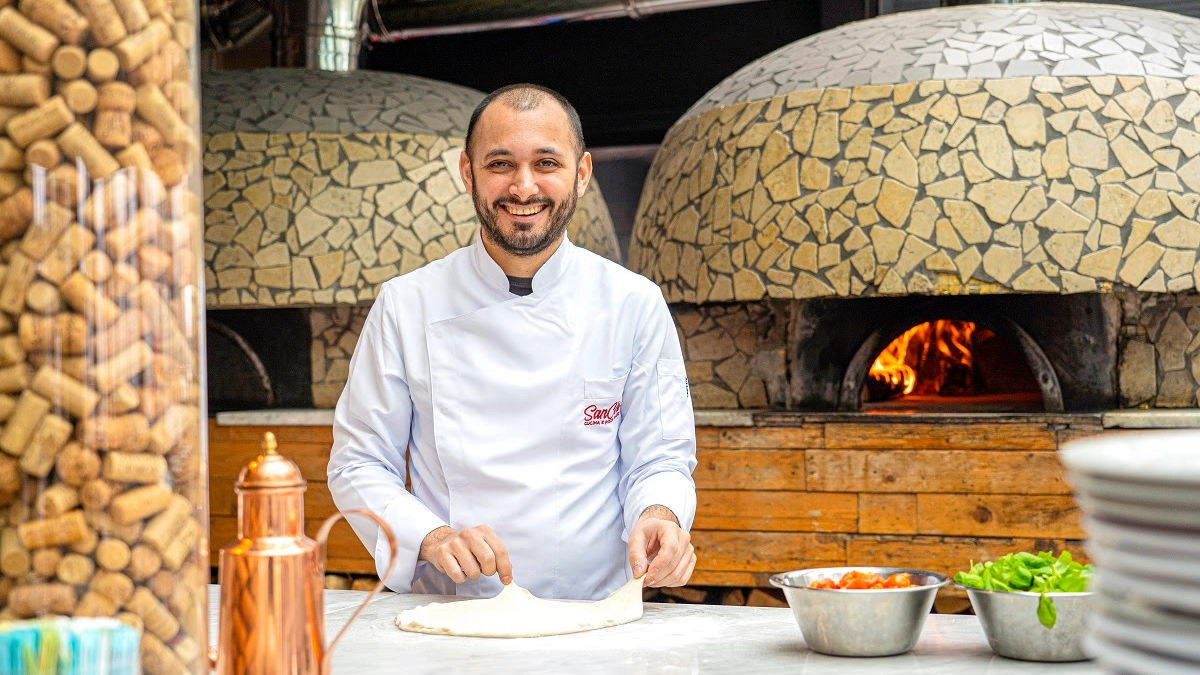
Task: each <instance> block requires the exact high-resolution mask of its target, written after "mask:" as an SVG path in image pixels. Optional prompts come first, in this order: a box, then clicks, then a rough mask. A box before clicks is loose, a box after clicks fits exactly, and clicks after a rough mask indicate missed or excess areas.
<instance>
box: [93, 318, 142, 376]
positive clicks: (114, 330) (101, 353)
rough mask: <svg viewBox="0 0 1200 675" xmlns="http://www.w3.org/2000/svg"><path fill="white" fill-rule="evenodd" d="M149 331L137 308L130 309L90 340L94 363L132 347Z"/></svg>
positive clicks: (106, 359) (103, 360)
mask: <svg viewBox="0 0 1200 675" xmlns="http://www.w3.org/2000/svg"><path fill="white" fill-rule="evenodd" d="M149 329H150V324H149V321H148V320H147V319H146V315H145V314H143V313H142V311H141V310H139V309H137V308H133V309H130V310H128V311H126V312H124V313H122V314H121V316H120V317H118V318H117V320H116V321H114V322H113V323H112V325H110V326H109V327H108V328H106V329H105V330H99V331H96V333H95V335H93V336H92V340H91V352H92V354H94V355H95V359H96V361H98V362H101V363H103V362H105V361H108V360H109V359H111V358H113V357H114V356H116V355H117V354H120V353H121V352H123V351H125V350H126V349H128V348H129V347H131V346H134V343H136V342H138V341H140V340H141V339H142V336H143V335H145V334H146V331H148V330H149ZM109 391H111V389H110V390H109ZM106 393H107V392H106Z"/></svg>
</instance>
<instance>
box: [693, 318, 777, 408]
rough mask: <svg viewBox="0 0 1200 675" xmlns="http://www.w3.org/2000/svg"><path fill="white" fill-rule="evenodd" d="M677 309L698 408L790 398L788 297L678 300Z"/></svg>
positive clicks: (754, 405)
mask: <svg viewBox="0 0 1200 675" xmlns="http://www.w3.org/2000/svg"><path fill="white" fill-rule="evenodd" d="M671 313H672V315H673V316H674V318H675V325H676V328H677V329H678V331H679V342H680V344H681V345H682V346H683V357H684V360H685V361H686V362H687V374H688V383H689V385H690V386H691V394H692V402H693V405H694V406H695V407H696V408H701V409H704V408H726V409H728V408H767V407H770V406H771V405H772V404H778V405H780V406H782V405H783V404H784V401H783V400H782V399H783V398H784V397H785V396H786V392H787V391H788V387H787V368H786V365H785V363H786V359H785V354H784V347H785V331H786V317H787V304H786V303H780V302H778V301H769V302H747V303H723V304H711V305H700V306H695V305H675V306H673V307H672V308H671Z"/></svg>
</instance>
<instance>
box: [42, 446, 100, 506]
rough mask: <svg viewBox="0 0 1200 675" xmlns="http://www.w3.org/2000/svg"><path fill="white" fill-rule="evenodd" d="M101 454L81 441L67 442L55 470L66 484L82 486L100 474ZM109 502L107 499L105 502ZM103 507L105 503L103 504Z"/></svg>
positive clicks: (56, 462)
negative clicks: (83, 444)
mask: <svg viewBox="0 0 1200 675" xmlns="http://www.w3.org/2000/svg"><path fill="white" fill-rule="evenodd" d="M100 470H101V462H100V455H98V454H96V452H95V451H94V450H91V449H89V448H85V447H83V446H82V445H81V444H79V443H75V442H71V443H67V444H66V445H65V446H64V447H63V449H62V452H60V453H58V459H57V460H56V461H55V463H54V472H55V475H57V476H58V479H59V480H61V481H62V482H63V484H64V485H70V486H72V487H76V488H82V487H83V485H84V484H85V483H88V482H89V481H92V480H95V479H96V478H97V477H99V476H100ZM105 503H107V501H106V502H105ZM101 507H103V505H101Z"/></svg>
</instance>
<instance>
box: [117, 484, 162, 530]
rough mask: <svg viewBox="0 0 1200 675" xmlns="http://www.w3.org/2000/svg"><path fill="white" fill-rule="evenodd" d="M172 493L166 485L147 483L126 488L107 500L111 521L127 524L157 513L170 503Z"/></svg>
mask: <svg viewBox="0 0 1200 675" xmlns="http://www.w3.org/2000/svg"><path fill="white" fill-rule="evenodd" d="M173 494H174V493H172V492H171V488H169V487H167V486H166V485H162V484H159V485H147V486H144V487H136V488H133V489H131V490H127V491H125V492H123V493H121V494H119V495H117V496H116V497H113V499H112V501H111V502H109V505H108V512H109V514H110V515H111V516H112V519H113V522H114V523H116V524H118V525H129V524H131V523H135V522H138V521H141V520H145V519H146V518H149V517H150V516H153V515H155V514H156V513H159V512H160V511H162V510H163V509H165V508H167V506H168V505H169V504H170V503H171V497H172V496H173Z"/></svg>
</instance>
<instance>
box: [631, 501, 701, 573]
mask: <svg viewBox="0 0 1200 675" xmlns="http://www.w3.org/2000/svg"><path fill="white" fill-rule="evenodd" d="M647 565H649V568H650V569H649V571H647V570H646V567H647ZM629 566H630V567H632V568H633V576H634V577H640V576H642V574H645V575H646V580H645V585H646V586H682V585H684V584H686V583H687V582H688V579H691V578H692V570H694V569H696V549H695V547H693V546H692V536H691V535H690V534H688V533H687V532H685V531H684V530H683V528H681V527H679V519H678V518H676V517H675V514H674V513H672V512H671V509H668V508H667V507H665V506H659V505H657V504H656V505H654V506H651V507H649V508H647V509H646V510H645V511H643V512H642V515H641V516H640V517H639V518H638V522H637V524H636V525H634V526H633V531H632V532H630V533H629Z"/></svg>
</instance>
